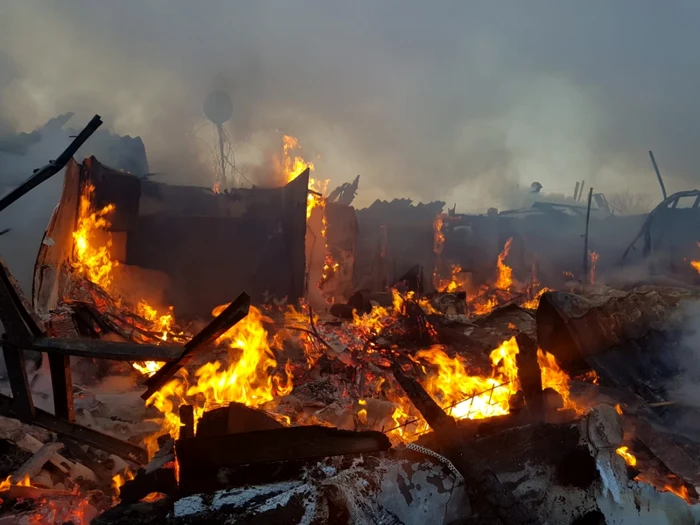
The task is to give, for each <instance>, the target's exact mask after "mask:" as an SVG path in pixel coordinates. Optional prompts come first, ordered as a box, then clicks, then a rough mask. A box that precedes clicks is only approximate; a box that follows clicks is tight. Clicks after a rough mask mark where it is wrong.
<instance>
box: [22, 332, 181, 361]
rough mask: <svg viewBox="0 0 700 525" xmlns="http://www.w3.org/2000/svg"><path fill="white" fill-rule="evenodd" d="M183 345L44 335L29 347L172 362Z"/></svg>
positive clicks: (55, 352) (42, 350)
mask: <svg viewBox="0 0 700 525" xmlns="http://www.w3.org/2000/svg"><path fill="white" fill-rule="evenodd" d="M182 348H183V347H181V346H174V345H150V344H140V343H131V342H119V341H100V340H98V339H73V338H64V337H42V338H39V339H35V340H34V341H32V343H31V344H30V345H29V347H28V349H30V350H36V351H37V352H46V353H48V354H49V355H51V354H54V355H56V354H57V355H66V356H69V355H75V356H80V357H97V358H100V359H112V360H114V361H172V360H173V359H177V358H178V357H179V356H180V354H182Z"/></svg>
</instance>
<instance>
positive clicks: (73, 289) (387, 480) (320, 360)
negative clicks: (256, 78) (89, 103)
mask: <svg viewBox="0 0 700 525" xmlns="http://www.w3.org/2000/svg"><path fill="white" fill-rule="evenodd" d="M85 134H86V135H87V136H89V133H88V132H85ZM81 135H83V134H81ZM86 138H87V137H86V136H82V138H81V140H83V141H84V140H85V139H86ZM286 138H288V137H286ZM287 145H288V146H289V148H292V147H293V143H292V142H291V141H286V142H285V154H286V153H287V152H288V151H287ZM60 158H61V159H62V160H61V162H60V163H59V162H58V161H56V163H55V164H52V165H51V166H50V168H48V169H47V170H46V171H44V173H49V172H54V173H55V172H57V171H58V170H60V169H61V168H62V167H63V166H64V165H65V164H67V163H68V162H69V159H70V155H68V157H67V158H65V155H63V156H62V157H60ZM61 163H62V164H61ZM59 164H60V165H59ZM282 164H283V165H285V166H287V164H289V165H288V166H287V167H288V168H289V170H291V171H294V170H295V169H296V168H299V169H301V171H299V170H298V169H297V170H296V171H299V173H304V174H305V175H304V177H306V178H305V179H304V180H303V181H302V182H304V183H305V184H307V185H308V184H311V182H309V179H308V176H309V169H310V167H309V166H308V165H306V164H304V162H303V161H302V160H300V159H299V158H296V159H294V162H290V163H282ZM38 173H39V174H41V173H42V170H39V172H38ZM106 173H108V170H107V169H106V168H104V167H102V166H101V165H99V163H96V161H95V160H94V159H92V160H91V161H90V162H87V163H86V164H85V165H83V166H81V165H78V164H77V163H75V162H74V161H71V163H70V164H68V167H67V169H66V179H65V185H64V194H63V197H62V201H61V203H60V205H59V207H58V208H57V210H56V211H55V212H54V217H53V218H52V221H51V223H50V225H49V228H48V230H47V233H46V236H45V238H44V243H43V244H42V247H41V249H40V252H39V257H38V259H37V266H36V271H35V283H34V284H35V287H34V290H33V294H32V295H33V297H32V303H31V304H30V302H29V301H28V300H27V299H26V298H25V297H24V295H23V294H22V292H21V290H20V288H19V286H18V285H17V283H16V282H15V281H14V279H13V277H12V275H11V273H10V271H9V269H8V268H7V267H6V266H5V265H4V264H2V265H0V321H2V324H3V326H4V329H5V335H4V337H3V339H2V349H3V355H4V358H5V362H6V364H7V369H8V379H9V382H8V383H9V384H8V385H7V387H8V388H7V389H6V390H5V391H3V392H2V393H0V414H2V416H3V417H1V418H0V458H1V459H0V465H2V469H3V470H1V471H0V478H2V479H4V480H5V481H4V482H2V483H1V484H0V500H1V502H0V522H2V523H5V522H7V523H27V524H29V523H33V524H39V523H67V522H71V523H74V524H76V525H77V524H87V523H92V524H96V525H97V524H102V525H107V524H116V523H125V522H129V523H133V524H134V525H137V524H150V523H153V524H155V523H172V524H195V523H290V524H292V523H294V524H296V523H304V524H316V523H318V524H320V523H368V524H369V523H382V524H392V525H399V524H405V525H412V524H419V523H425V522H426V520H427V519H430V520H435V521H437V522H438V523H445V524H454V523H474V524H476V523H503V524H505V525H510V524H535V523H541V524H544V523H562V524H579V525H580V524H584V523H650V524H651V523H688V524H690V523H697V521H698V519H700V506H698V505H697V503H698V492H697V491H698V487H700V465H699V464H698V462H697V459H696V458H697V457H699V453H700V433H698V432H697V429H695V428H694V425H692V424H689V423H688V421H690V419H689V418H692V416H693V415H694V410H695V409H694V408H693V407H692V406H683V405H682V404H679V403H677V402H675V401H672V400H670V393H669V391H668V388H667V386H668V385H669V384H670V383H671V382H672V381H673V378H674V377H676V375H677V374H678V372H679V369H680V364H679V363H680V362H681V361H682V360H683V359H684V355H683V352H684V351H685V343H684V339H683V333H684V323H685V322H686V320H685V319H684V317H683V312H684V311H685V308H686V307H687V306H688V305H692V304H694V302H696V301H697V300H698V298H699V297H698V292H697V290H694V289H693V288H692V287H682V286H681V287H672V286H664V285H649V284H645V285H642V286H637V287H633V288H630V289H625V290H622V289H617V288H608V287H605V286H604V285H602V284H600V283H599V282H598V283H597V282H596V278H595V266H594V263H595V261H596V260H597V259H596V258H594V257H593V258H591V266H590V267H589V268H588V269H587V271H586V272H585V276H584V278H583V279H580V280H578V281H575V282H573V283H572V284H571V286H569V287H568V289H567V291H555V290H550V289H548V288H547V287H545V286H543V285H541V284H540V282H539V279H538V277H537V275H536V272H535V271H533V272H532V274H531V276H530V278H529V279H528V280H527V281H525V280H524V279H521V280H520V281H518V278H517V273H518V272H514V270H513V268H512V267H511V266H510V265H509V257H510V254H511V253H513V251H514V250H515V251H517V250H519V249H520V248H519V247H518V246H517V241H513V240H512V238H509V239H506V240H505V242H504V243H503V244H502V245H501V247H500V249H499V251H498V254H497V256H496V257H495V258H494V260H493V265H492V271H491V272H487V273H488V275H486V276H485V277H484V278H483V279H481V278H480V279H476V277H475V275H474V274H471V273H470V272H465V271H463V270H462V268H461V267H460V266H459V265H454V264H449V261H448V258H447V254H446V252H445V250H444V242H445V238H444V235H442V232H443V221H449V220H451V219H449V216H443V215H442V214H441V213H439V210H438V209H437V207H435V206H427V207H421V208H420V214H421V215H422V214H425V213H428V212H430V214H431V215H432V219H431V222H430V223H429V224H428V227H429V229H428V230H426V231H427V234H428V236H427V237H426V238H425V239H423V240H426V241H427V244H429V250H428V251H429V254H428V255H429V256H427V257H426V261H428V260H430V261H431V262H432V264H430V265H429V266H428V265H426V264H425V263H424V262H422V261H421V263H419V264H417V265H415V266H414V267H412V268H411V269H410V270H409V271H408V272H405V273H402V274H401V275H398V276H396V278H392V279H391V283H390V284H389V279H388V275H389V274H388V273H387V272H386V271H379V270H377V268H379V269H381V268H382V265H383V264H384V263H383V262H382V260H383V257H384V255H383V253H384V250H383V249H382V247H381V245H380V246H379V249H378V250H377V253H376V256H377V258H376V264H375V263H372V264H369V266H370V267H373V268H375V270H377V271H378V272H379V273H378V274H375V279H370V280H369V281H366V282H374V283H375V284H376V283H380V284H381V283H382V282H383V283H384V284H383V285H379V284H377V285H376V286H375V285H373V288H371V289H368V288H367V287H357V288H355V289H353V290H352V291H350V286H351V284H352V279H350V278H349V277H348V275H349V274H348V273H347V271H348V270H347V268H343V267H342V264H341V263H339V262H337V261H340V260H342V261H345V262H347V261H350V260H353V259H352V257H350V256H347V257H345V256H343V258H342V259H341V258H338V254H341V253H343V252H342V250H341V249H340V248H339V246H340V244H343V243H344V244H343V246H345V248H344V249H347V248H348V247H349V246H351V245H352V242H351V241H352V238H351V237H352V235H351V234H350V233H348V232H345V233H343V235H346V234H347V236H346V237H343V239H344V240H343V243H339V244H334V243H335V242H336V241H337V240H338V239H340V238H341V237H342V235H341V234H340V233H338V230H336V234H337V236H336V237H333V236H331V235H328V236H327V237H326V234H325V233H324V234H323V236H322V237H321V238H322V239H324V240H325V241H326V242H325V243H323V244H322V245H320V249H321V251H325V256H324V257H322V258H321V259H320V260H319V258H318V257H316V258H315V259H314V258H313V257H311V258H309V257H307V259H306V261H307V264H306V266H307V267H304V265H302V267H301V268H298V269H297V270H299V271H298V272H297V273H298V274H299V275H297V273H294V272H295V271H296V270H294V271H292V270H290V271H292V274H293V275H291V277H292V280H293V281H294V284H293V285H291V286H292V287H291V288H289V289H294V290H297V289H298V286H297V284H298V281H299V278H300V277H301V278H302V280H305V282H306V283H307V285H308V284H309V283H312V284H316V285H317V288H318V293H317V294H316V295H314V294H312V293H308V294H307V296H308V298H309V301H308V302H307V301H305V300H303V299H302V300H298V301H284V300H282V299H281V298H280V297H272V298H269V300H259V299H258V298H253V297H251V296H249V295H248V294H247V293H245V292H241V293H239V294H238V295H237V296H235V297H231V298H230V299H233V300H232V301H231V302H224V303H223V304H217V302H218V301H217V302H214V303H212V304H211V305H210V308H209V310H210V315H199V314H197V315H186V314H185V315H183V314H181V313H180V310H179V309H178V308H168V307H167V306H166V307H163V306H162V304H161V300H162V297H160V298H159V300H158V301H155V300H153V298H152V297H151V296H149V294H148V293H147V291H148V290H149V287H147V286H145V285H144V286H143V287H141V286H140V285H135V282H136V281H134V280H130V276H131V278H133V279H136V277H135V276H136V275H140V276H141V277H143V275H145V274H143V273H139V272H141V270H134V269H128V270H127V271H126V272H124V271H122V270H123V269H122V270H117V268H119V267H120V266H128V265H130V264H131V262H133V260H131V259H129V253H128V250H127V248H126V247H128V246H129V245H130V244H129V243H132V242H134V241H133V239H134V238H135V237H131V239H132V240H129V235H131V230H129V229H128V228H127V227H125V228H126V229H125V230H124V231H122V230H119V229H118V224H119V223H120V222H121V223H124V224H126V223H129V222H130V221H131V222H133V221H135V220H136V221H138V220H140V219H139V217H141V215H140V211H139V206H140V202H141V201H140V200H139V199H140V198H141V196H140V195H142V194H138V195H139V198H138V199H137V198H136V197H134V203H135V204H134V203H132V204H134V206H133V209H132V210H131V212H130V213H131V215H128V216H127V215H121V216H119V217H117V216H115V210H116V211H118V210H120V206H121V204H120V203H119V202H117V203H114V202H109V201H107V202H105V201H104V199H103V198H102V200H100V199H98V197H97V196H99V195H102V196H104V195H106V194H109V192H105V191H104V190H101V189H100V184H105V185H107V184H109V183H108V182H105V181H108V180H109V177H107V176H106V175H105V174H106ZM299 173H296V174H297V175H299ZM34 177H36V175H35V176H34ZM31 180H32V179H30V182H29V183H28V184H29V186H32V184H34V185H35V184H36V183H37V182H36V179H34V181H35V182H31ZM294 180H295V179H294V178H293V177H289V178H287V179H286V180H285V182H288V183H289V184H294ZM358 181H359V179H356V180H355V182H354V183H353V184H348V185H345V186H341V187H340V188H339V189H338V190H337V191H336V192H334V193H333V199H337V202H334V203H333V204H336V205H347V204H342V202H351V201H352V197H354V194H355V191H356V190H357V184H358ZM133 182H134V181H130V182H124V180H122V182H120V183H119V184H122V183H124V184H127V185H129V184H132V183H133ZM134 187H135V186H134ZM29 189H31V187H28V186H23V189H20V190H19V191H17V192H15V194H14V197H12V195H11V196H9V197H6V198H5V199H4V200H5V204H4V205H7V203H8V202H13V199H14V200H16V199H17V198H19V196H21V194H23V193H22V192H23V191H24V192H25V193H26V191H29ZM200 190H201V189H196V191H197V192H200V193H201V191H200ZM287 190H288V191H287ZM297 190H298V188H297V187H296V186H294V187H291V189H288V188H285V191H284V192H280V198H282V199H283V200H285V199H287V198H289V199H291V200H289V201H285V202H287V204H289V208H288V210H287V211H288V212H289V213H290V214H291V215H290V217H292V219H293V220H294V221H297V222H304V223H305V224H307V226H308V227H309V228H311V226H310V224H311V223H312V222H313V220H314V217H316V219H318V220H319V221H320V224H321V225H322V230H319V232H320V231H323V232H325V225H326V220H327V218H328V217H331V216H333V215H332V213H330V212H329V213H326V204H328V203H327V202H325V200H324V197H323V195H322V194H319V193H318V192H314V193H309V195H308V196H309V197H311V198H310V199H306V198H305V199H303V200H301V201H298V199H297V200H296V201H294V199H296V197H294V195H296V193H298V191H297ZM149 191H151V192H152V191H153V188H150V189H149ZM193 191H194V190H193ZM250 191H254V190H250ZM261 191H262V190H261ZM166 193H167V192H166ZM232 194H233V192H230V193H219V194H213V195H208V196H207V199H210V198H211V199H213V200H211V202H221V203H222V204H221V206H222V207H226V209H227V210H229V211H230V210H231V208H229V207H228V206H230V205H231V202H230V201H231V199H233V200H234V201H235V200H236V198H237V197H232ZM134 195H137V192H135V193H134ZM154 195H155V193H150V194H148V195H146V198H147V199H156V198H157V196H154ZM290 195H291V196H292V197H293V198H292V197H290ZM312 195H313V197H312ZM319 195H320V196H319ZM259 198H260V199H262V197H259V196H256V195H255V194H254V193H253V194H250V195H248V197H246V199H249V201H250V202H257V199H259ZM217 199H220V200H217ZM225 199H226V201H224V200H225ZM291 201H294V203H293V205H292V204H290V203H291ZM297 201H298V202H297ZM149 202H151V205H152V204H153V202H152V201H149ZM178 202H181V201H178ZM207 202H210V201H207ZM261 202H262V201H261ZM404 204H405V203H398V204H396V203H393V204H392V203H377V204H375V205H374V206H373V207H372V213H370V212H366V213H365V217H364V220H366V221H370V220H374V219H373V217H374V216H373V214H379V213H380V212H381V211H382V209H383V208H385V207H387V206H388V207H391V206H392V205H401V206H402V207H405V206H404ZM409 204H410V203H409ZM2 207H3V204H2V203H0V210H1V209H2ZM440 209H441V206H440ZM314 210H318V211H316V212H314ZM336 212H337V210H336ZM149 213H150V211H149ZM285 213H286V212H285ZM314 213H316V215H314ZM318 213H321V215H318ZM334 213H335V212H334ZM406 213H407V216H409V215H411V213H412V212H409V211H407V212H406ZM340 215H342V214H338V216H340ZM125 217H126V218H125ZM305 221H308V223H307V222H305ZM394 226H395V230H394V231H399V228H398V225H394ZM329 229H330V228H329ZM350 230H352V229H350ZM125 232H126V233H125ZM118 233H123V234H124V236H125V237H126V239H122V240H121V241H119V242H121V243H122V245H123V246H125V248H124V250H126V252H127V253H125V254H122V255H121V256H120V257H115V256H114V255H113V253H112V251H111V247H112V243H113V242H115V243H117V241H113V237H112V236H114V239H117V238H118V237H119V236H118V235H117V234H118ZM297 233H298V232H297ZM380 237H381V235H380ZM291 238H292V237H288V238H287V239H291ZM365 240H366V239H365ZM306 244H307V246H306V253H307V255H308V254H309V253H311V254H312V255H313V254H314V253H315V254H316V255H318V253H317V251H318V249H319V245H315V246H310V245H309V238H308V237H307V239H306ZM380 244H381V243H380ZM392 249H396V247H393V248H392ZM292 251H293V252H294V255H293V257H297V256H298V255H299V253H300V251H299V250H297V249H295V250H292ZM301 251H302V252H303V250H301ZM346 251H347V250H346ZM267 255H269V254H267ZM365 255H366V254H365ZM123 261H127V262H123ZM129 261H131V262H129ZM313 261H316V263H315V264H316V266H314V267H313V268H311V266H313V264H312V263H313ZM424 268H429V269H430V270H429V271H428V272H427V273H429V274H431V275H430V276H429V277H428V279H427V280H426V278H425V275H424V274H425V273H426V272H425V271H424ZM375 270H373V271H375ZM588 270H590V271H588ZM173 271H174V270H173ZM161 273H162V274H163V275H160V274H158V273H157V272H156V273H152V274H148V275H153V276H154V277H153V279H156V277H155V276H156V275H158V277H157V279H158V280H159V282H167V281H168V279H170V278H171V277H172V276H171V275H168V274H166V272H164V271H162V272H161ZM304 275H305V277H304ZM334 276H337V278H338V279H339V280H340V281H342V286H335V287H334V286H330V285H329V283H331V282H332V281H333V278H334ZM191 278H192V279H195V281H196V275H192V276H191ZM161 279H162V280H161ZM147 280H148V279H146V281H147ZM139 282H140V281H139ZM428 283H432V286H430V285H429V284H428ZM287 284H289V283H287ZM189 286H190V289H192V288H195V285H193V284H190V285H189ZM256 286H257V288H260V286H261V285H260V283H258V284H257V285H256ZM275 286H277V287H278V289H280V290H281V289H284V287H285V286H287V285H285V284H284V283H281V282H280V283H276V284H275ZM331 290H335V292H331ZM336 294H337V295H336ZM329 295H331V296H332V299H333V304H332V305H326V307H321V308H319V306H318V304H317V302H316V301H314V300H312V299H314V298H315V299H322V300H325V299H328V296H329ZM200 299H201V297H200ZM230 299H229V300H230ZM28 352H38V353H40V354H42V355H45V356H46V358H45V359H44V362H43V364H42V366H40V367H39V368H38V369H36V370H31V367H30V369H29V372H28V367H27V362H26V358H27V355H28ZM49 380H50V382H49V385H48V386H47V384H46V382H47V381H49Z"/></svg>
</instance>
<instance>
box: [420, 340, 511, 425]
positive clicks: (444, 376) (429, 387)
mask: <svg viewBox="0 0 700 525" xmlns="http://www.w3.org/2000/svg"><path fill="white" fill-rule="evenodd" d="M518 351H519V350H518V344H517V343H516V342H515V338H514V337H513V338H511V339H509V340H507V341H504V342H503V343H502V344H501V345H500V346H499V347H498V348H496V349H495V350H493V351H492V352H491V354H490V356H489V357H490V360H491V365H492V372H491V375H490V376H479V375H472V374H470V373H469V372H468V370H467V366H468V365H467V363H466V361H465V360H464V358H462V357H461V356H459V355H457V356H455V357H449V356H448V355H447V354H446V353H445V352H444V351H443V349H442V348H441V347H440V346H433V347H431V348H430V349H428V350H421V351H419V352H418V353H417V354H416V356H415V357H416V359H417V360H418V361H421V362H426V363H428V364H429V365H430V368H429V369H430V370H431V372H430V375H429V376H428V378H427V380H426V381H425V382H424V386H425V389H426V391H427V392H428V393H429V394H430V395H431V396H433V397H434V398H435V399H436V400H437V401H438V403H439V404H440V405H442V406H443V408H446V409H449V413H450V414H451V415H452V416H453V417H455V418H457V419H463V418H468V419H483V418H486V417H491V416H498V415H503V414H507V413H508V412H509V410H510V406H509V400H510V397H511V396H512V395H513V394H515V393H516V392H517V391H518V386H519V382H518V377H517V373H518V369H517V366H516V363H515V356H516V355H517V354H518Z"/></svg>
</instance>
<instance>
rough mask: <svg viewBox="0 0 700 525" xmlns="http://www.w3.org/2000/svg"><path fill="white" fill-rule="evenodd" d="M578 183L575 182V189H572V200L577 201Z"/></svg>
mask: <svg viewBox="0 0 700 525" xmlns="http://www.w3.org/2000/svg"><path fill="white" fill-rule="evenodd" d="M579 184H580V183H579V181H576V187H575V188H574V200H578V187H579Z"/></svg>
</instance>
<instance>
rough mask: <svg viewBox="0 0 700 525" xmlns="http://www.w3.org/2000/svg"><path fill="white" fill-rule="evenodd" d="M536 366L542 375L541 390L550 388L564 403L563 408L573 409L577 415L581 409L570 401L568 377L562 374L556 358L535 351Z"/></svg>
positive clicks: (540, 350) (538, 350) (539, 350)
mask: <svg viewBox="0 0 700 525" xmlns="http://www.w3.org/2000/svg"><path fill="white" fill-rule="evenodd" d="M537 364H539V365H540V372H541V374H542V388H552V389H553V390H556V391H557V392H559V395H560V396H561V397H562V400H563V401H564V408H571V409H574V410H575V411H576V412H577V413H580V412H582V409H581V408H580V407H578V405H576V403H574V402H573V401H572V400H571V395H570V391H569V380H570V377H569V375H568V374H567V373H566V372H564V371H563V370H562V369H561V367H560V366H559V363H557V360H556V358H555V357H554V356H553V355H552V354H550V353H547V352H545V351H543V350H542V349H540V348H538V349H537Z"/></svg>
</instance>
